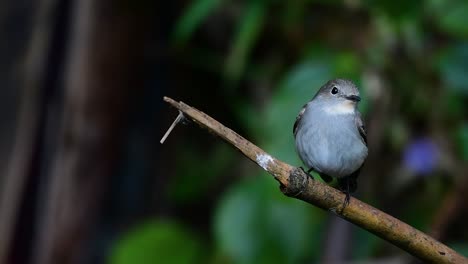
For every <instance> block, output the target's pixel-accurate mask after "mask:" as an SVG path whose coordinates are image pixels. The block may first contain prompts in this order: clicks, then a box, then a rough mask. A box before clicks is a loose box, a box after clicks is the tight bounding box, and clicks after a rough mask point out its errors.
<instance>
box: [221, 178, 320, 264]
mask: <svg viewBox="0 0 468 264" xmlns="http://www.w3.org/2000/svg"><path fill="white" fill-rule="evenodd" d="M323 216H324V213H323V212H321V211H319V209H316V208H313V207H310V206H308V205H307V204H305V203H303V202H301V201H298V200H293V199H290V198H287V197H284V196H283V195H282V194H281V193H280V192H279V191H278V187H277V183H276V182H275V181H274V180H272V179H271V177H255V178H249V179H246V180H244V181H243V182H241V183H240V184H238V185H237V186H234V187H233V188H232V189H231V190H230V191H229V192H228V193H227V194H226V195H225V196H224V197H223V199H222V200H221V202H220V204H219V207H218V208H217V212H216V217H215V235H216V239H217V240H218V242H219V243H218V245H220V247H221V248H220V249H221V251H222V252H224V254H226V255H227V256H229V257H230V258H231V259H232V260H233V262H234V263H241V264H249V263H255V264H262V263H299V262H300V260H304V259H310V258H313V257H318V255H319V248H320V242H321V230H322V228H323V224H322V222H323Z"/></svg>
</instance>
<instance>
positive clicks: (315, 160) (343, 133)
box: [296, 109, 367, 178]
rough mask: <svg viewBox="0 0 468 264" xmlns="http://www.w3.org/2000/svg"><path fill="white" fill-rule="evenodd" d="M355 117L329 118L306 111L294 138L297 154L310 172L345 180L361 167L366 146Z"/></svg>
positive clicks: (351, 115)
mask: <svg viewBox="0 0 468 264" xmlns="http://www.w3.org/2000/svg"><path fill="white" fill-rule="evenodd" d="M354 118H355V116H354V114H340V115H330V114H327V113H325V112H323V111H320V110H318V111H313V109H312V110H311V109H307V110H306V111H305V113H304V115H303V117H302V120H301V124H300V127H299V128H298V131H297V134H296V150H297V152H298V154H299V156H300V157H301V159H302V161H303V162H304V163H305V164H306V165H307V166H308V167H310V168H314V169H315V170H318V172H321V173H325V174H327V175H330V176H333V177H338V178H339V177H345V176H348V175H350V174H352V173H353V172H355V171H356V170H357V169H359V168H360V167H361V165H362V164H363V163H364V160H365V158H366V157H367V146H366V145H365V143H364V142H363V140H362V139H361V136H360V134H359V131H358V128H357V127H356V123H355V120H354Z"/></svg>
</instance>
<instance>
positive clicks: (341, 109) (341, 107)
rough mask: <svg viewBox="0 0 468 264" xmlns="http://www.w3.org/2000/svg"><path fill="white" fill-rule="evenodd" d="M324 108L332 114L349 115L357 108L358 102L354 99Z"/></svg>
mask: <svg viewBox="0 0 468 264" xmlns="http://www.w3.org/2000/svg"><path fill="white" fill-rule="evenodd" d="M323 110H324V111H325V112H326V113H327V114H330V115H349V114H353V113H354V111H355V110H356V104H355V103H354V102H352V101H344V102H341V103H338V104H334V105H331V106H326V107H324V109H323Z"/></svg>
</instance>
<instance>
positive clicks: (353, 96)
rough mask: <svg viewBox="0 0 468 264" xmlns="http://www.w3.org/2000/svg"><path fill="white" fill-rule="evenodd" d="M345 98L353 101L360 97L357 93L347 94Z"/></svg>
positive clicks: (358, 99) (359, 99)
mask: <svg viewBox="0 0 468 264" xmlns="http://www.w3.org/2000/svg"><path fill="white" fill-rule="evenodd" d="M345 98H346V99H348V100H351V101H354V102H359V101H361V97H359V96H357V95H348V96H346V97H345Z"/></svg>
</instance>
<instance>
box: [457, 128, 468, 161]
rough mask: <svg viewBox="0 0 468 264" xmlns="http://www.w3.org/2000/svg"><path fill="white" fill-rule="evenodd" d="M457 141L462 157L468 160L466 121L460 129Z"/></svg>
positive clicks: (467, 129)
mask: <svg viewBox="0 0 468 264" xmlns="http://www.w3.org/2000/svg"><path fill="white" fill-rule="evenodd" d="M457 141H458V144H457V146H458V148H459V153H460V157H461V159H462V160H464V161H468V123H464V124H463V125H462V126H461V127H460V128H459V129H458V133H457Z"/></svg>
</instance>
